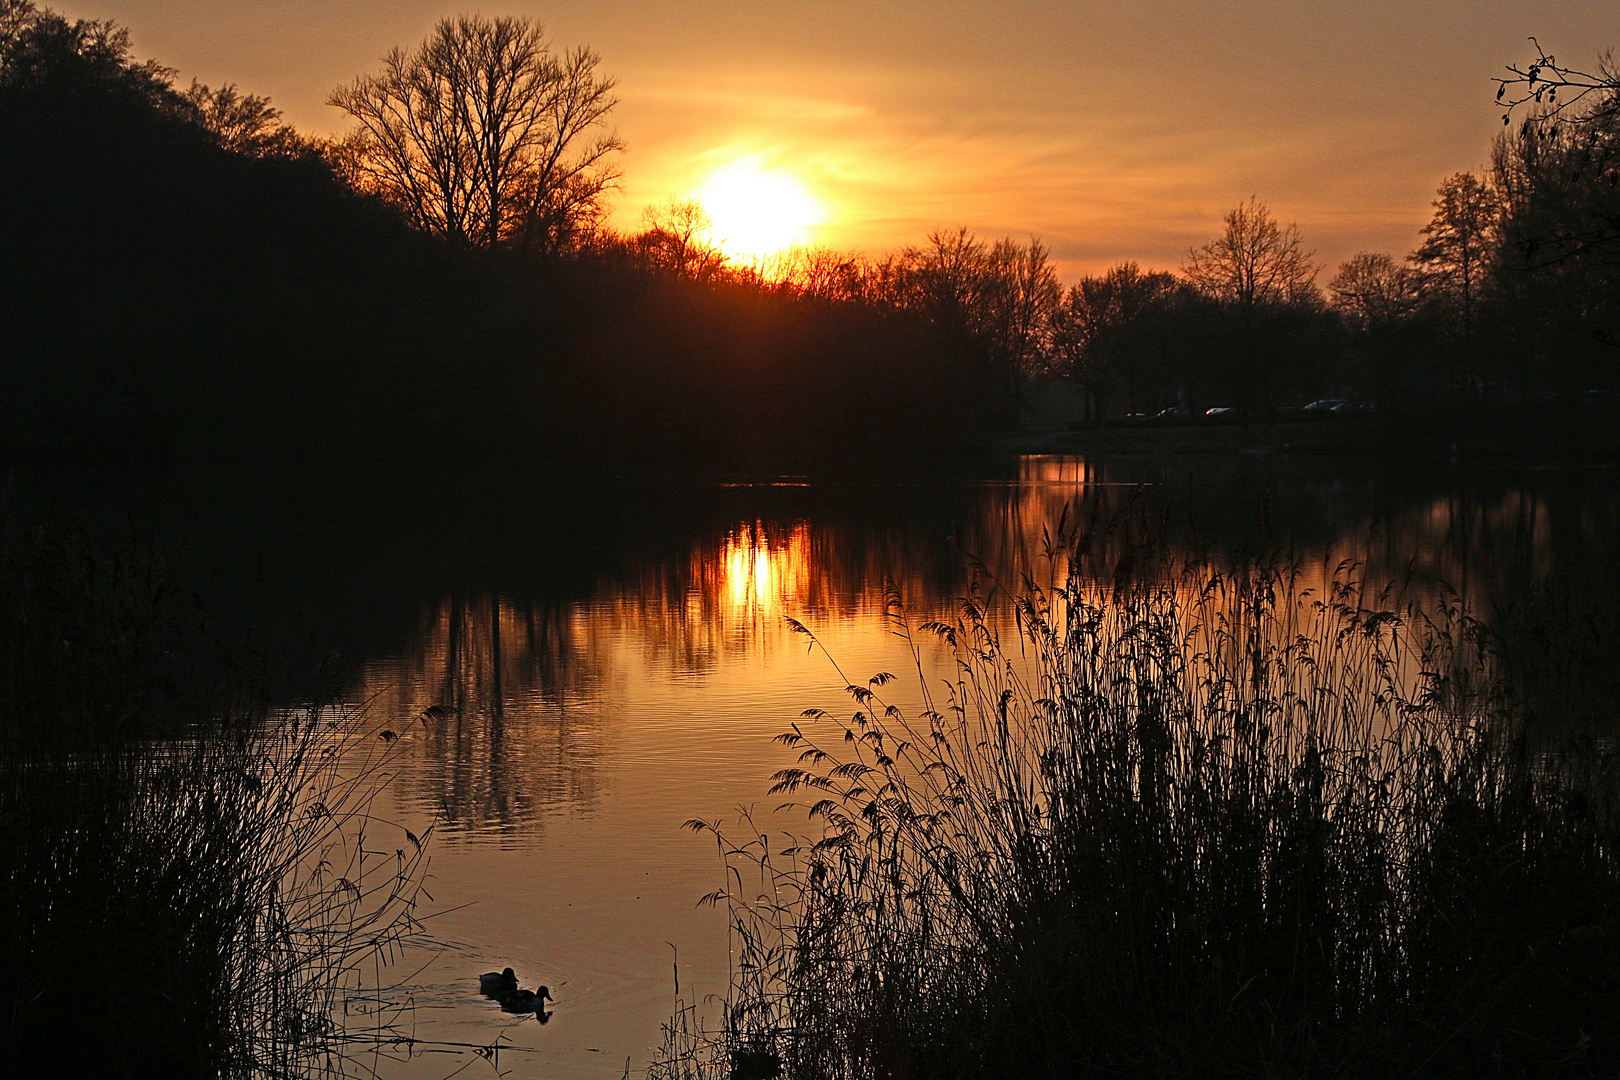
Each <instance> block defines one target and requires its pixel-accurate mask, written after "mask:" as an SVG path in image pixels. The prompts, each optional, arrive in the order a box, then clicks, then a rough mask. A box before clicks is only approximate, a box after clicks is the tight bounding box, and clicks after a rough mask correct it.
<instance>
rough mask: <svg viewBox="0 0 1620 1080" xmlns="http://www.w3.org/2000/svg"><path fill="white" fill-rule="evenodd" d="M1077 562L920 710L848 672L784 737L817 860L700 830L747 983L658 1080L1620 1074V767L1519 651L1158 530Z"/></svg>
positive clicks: (1340, 577) (1415, 607) (1477, 626)
mask: <svg viewBox="0 0 1620 1080" xmlns="http://www.w3.org/2000/svg"><path fill="white" fill-rule="evenodd" d="M1043 565H1044V567H1045V580H1044V581H1037V580H1035V578H1034V577H1033V576H1031V577H1029V578H1026V579H1025V580H1024V582H1023V583H1022V587H1021V588H1020V589H1019V590H1017V593H1016V595H1015V596H1011V597H1009V596H1008V594H1007V593H1006V592H1005V591H1004V590H1002V589H1000V588H998V587H997V586H996V583H995V582H994V581H993V580H992V579H990V578H989V576H988V575H987V573H986V572H985V571H984V570H983V568H982V567H978V568H976V574H975V578H974V581H975V584H974V586H973V587H972V588H971V589H970V590H969V594H968V596H967V598H966V599H965V600H964V601H963V603H962V604H961V606H960V608H959V610H958V611H957V612H956V614H955V615H954V617H952V618H950V619H948V620H943V621H936V622H931V623H928V624H925V625H923V626H921V627H918V628H917V630H916V632H917V633H920V634H924V635H927V636H931V637H933V638H936V639H938V641H940V642H941V643H942V644H943V646H944V648H945V651H946V652H947V653H948V656H949V660H948V664H949V668H948V670H947V672H946V673H945V676H946V677H945V679H944V682H943V683H935V682H932V681H930V679H928V678H921V680H920V683H919V685H918V686H917V687H916V690H915V694H916V699H917V702H918V705H917V707H915V708H913V709H912V711H910V712H907V711H903V710H902V709H901V708H900V707H899V706H898V705H897V704H895V703H893V702H891V701H890V700H887V699H886V696H885V695H886V694H888V693H889V690H888V689H886V688H887V687H888V684H889V683H890V682H891V680H892V679H893V676H891V675H888V674H879V675H878V676H876V677H875V678H873V679H871V680H870V681H869V682H867V683H866V684H856V683H854V682H852V681H850V680H847V679H846V682H848V683H849V685H848V687H847V690H848V694H849V695H850V697H851V698H852V699H853V701H854V705H855V711H854V712H853V713H852V714H850V715H849V716H848V717H847V718H840V719H835V718H834V717H833V716H831V715H829V714H827V713H824V712H822V711H820V710H809V711H807V712H806V714H805V719H804V722H803V723H802V724H798V725H795V726H794V727H793V729H792V730H791V731H790V732H788V733H786V734H785V735H784V736H783V737H782V741H783V742H785V743H787V744H788V745H791V746H794V747H798V748H799V750H800V758H799V764H798V766H796V767H794V768H789V769H786V770H783V771H782V772H780V773H779V774H778V775H777V776H776V777H775V778H774V779H775V785H774V787H773V788H772V789H771V790H772V791H773V792H775V793H781V794H787V795H794V796H798V797H802V796H804V795H808V796H810V799H809V800H808V801H807V803H805V804H804V805H806V807H807V809H808V813H809V816H810V819H811V820H812V822H813V823H814V825H815V827H816V828H815V831H813V832H812V834H811V835H810V836H808V837H806V838H803V839H800V840H798V841H794V842H786V843H784V841H782V840H781V839H780V838H778V839H776V840H775V841H774V842H773V840H772V838H771V836H770V835H769V834H768V833H767V832H765V831H764V830H760V829H756V828H751V827H745V828H744V830H743V833H744V834H745V835H748V836H749V839H748V840H747V842H735V841H733V840H731V839H729V838H727V837H726V835H725V834H724V832H723V830H722V829H721V827H720V826H719V825H718V823H711V822H702V821H697V822H693V823H692V827H694V828H698V829H704V830H711V831H713V832H714V834H715V835H716V837H717V839H718V841H719V843H720V844H721V850H722V852H723V854H724V856H725V857H726V859H727V863H728V887H727V888H726V889H724V890H722V891H721V892H719V893H716V894H714V895H713V896H711V897H709V898H707V899H709V900H711V901H713V902H724V903H726V904H728V905H729V907H730V910H731V914H732V921H733V945H734V952H735V958H734V968H733V972H734V973H733V979H732V986H731V991H730V995H729V999H728V1001H727V1003H726V1014H725V1022H724V1025H723V1030H722V1031H721V1032H719V1033H716V1035H715V1036H714V1037H713V1038H712V1039H707V1038H706V1037H705V1036H703V1035H702V1034H701V1033H693V1032H692V1030H691V1025H690V1024H688V1025H687V1027H686V1029H685V1035H684V1042H683V1041H682V1040H681V1039H674V1040H672V1043H671V1046H670V1047H669V1049H668V1051H667V1052H666V1054H665V1056H664V1058H663V1059H662V1060H661V1061H660V1062H658V1063H655V1065H654V1069H653V1073H654V1075H655V1076H662V1077H684V1076H729V1077H732V1078H734V1080H751V1078H766V1077H772V1076H777V1075H785V1076H791V1077H800V1078H806V1080H810V1078H815V1080H845V1078H848V1080H867V1078H897V1080H898V1078H910V1077H982V1076H1021V1077H1022V1076H1028V1077H1071V1076H1145V1077H1161V1076H1162V1077H1170V1076H1199V1077H1205V1076H1233V1077H1237V1076H1244V1077H1247V1076H1254V1077H1261V1076H1264V1077H1306V1076H1378V1077H1386V1076H1449V1075H1458V1076H1462V1075H1467V1076H1473V1075H1481V1074H1483V1072H1486V1071H1489V1072H1491V1073H1492V1074H1493V1075H1495V1074H1496V1072H1497V1071H1501V1072H1502V1074H1503V1075H1571V1076H1581V1075H1614V1073H1615V1070H1616V1068H1617V1067H1620V918H1617V917H1620V866H1617V863H1616V851H1617V848H1616V840H1617V839H1620V837H1617V833H1616V824H1617V822H1620V816H1617V814H1616V810H1617V807H1616V795H1617V788H1616V785H1615V782H1614V781H1615V776H1616V773H1615V770H1614V768H1613V765H1614V762H1613V759H1612V755H1611V754H1609V753H1608V752H1607V751H1606V750H1605V749H1603V746H1602V744H1601V743H1599V742H1594V741H1592V740H1591V739H1587V740H1585V741H1580V742H1575V743H1566V742H1561V741H1560V740H1558V739H1554V738H1551V737H1549V736H1548V735H1547V732H1546V730H1545V727H1544V726H1541V727H1537V728H1535V729H1532V728H1531V727H1530V726H1528V725H1527V724H1526V722H1525V718H1526V713H1525V709H1524V708H1523V700H1524V699H1523V696H1522V694H1520V693H1519V692H1518V691H1516V690H1515V689H1514V682H1513V680H1512V679H1510V678H1507V677H1505V674H1504V672H1503V671H1502V670H1501V665H1500V655H1499V653H1498V652H1497V651H1495V650H1493V648H1492V640H1493V639H1492V636H1491V634H1490V631H1489V628H1488V627H1486V626H1485V625H1483V624H1482V623H1480V622H1478V621H1477V620H1475V619H1473V618H1471V617H1470V616H1469V615H1468V614H1467V613H1466V612H1465V611H1464V610H1463V609H1462V607H1461V605H1460V604H1458V603H1457V602H1456V601H1455V600H1454V599H1451V600H1448V599H1446V598H1445V597H1444V596H1442V597H1440V598H1439V599H1438V600H1436V599H1433V598H1431V599H1430V600H1429V602H1427V603H1424V604H1419V603H1410V604H1402V603H1400V602H1399V601H1400V597H1399V595H1398V594H1397V593H1396V592H1395V591H1394V590H1383V591H1380V592H1379V593H1378V594H1376V595H1369V594H1368V592H1367V590H1366V589H1365V588H1364V586H1363V584H1362V583H1361V582H1360V581H1359V580H1357V578H1356V568H1355V567H1354V566H1349V565H1339V566H1337V567H1332V566H1329V567H1316V568H1313V567H1308V566H1304V565H1301V564H1300V563H1299V562H1298V561H1296V560H1293V559H1291V558H1290V557H1289V556H1288V554H1287V553H1286V552H1281V553H1275V554H1273V555H1269V556H1265V557H1239V558H1236V559H1233V560H1229V561H1224V562H1217V561H1214V560H1209V559H1204V558H1201V557H1197V556H1192V555H1187V554H1178V553H1176V550H1175V549H1174V548H1173V547H1172V546H1171V545H1169V544H1167V543H1165V542H1164V540H1163V537H1162V535H1161V534H1160V533H1158V532H1157V531H1156V530H1154V529H1152V528H1149V527H1148V524H1147V523H1146V522H1144V521H1143V520H1142V519H1141V518H1140V517H1137V516H1135V515H1134V514H1125V515H1121V516H1119V517H1117V518H1114V519H1112V520H1110V521H1103V520H1099V519H1095V518H1093V519H1090V520H1088V521H1087V522H1085V524H1084V526H1083V527H1080V528H1073V529H1067V528H1065V527H1064V526H1063V525H1062V524H1060V526H1059V530H1058V534H1057V535H1056V536H1054V537H1051V538H1049V540H1048V542H1047V545H1046V551H1045V555H1044V562H1043ZM890 610H891V613H892V614H893V616H894V617H895V620H896V628H897V629H898V630H899V631H900V632H902V633H906V634H911V633H913V631H912V629H911V628H910V624H909V621H908V620H907V619H906V617H905V613H904V610H903V607H902V606H901V604H900V601H899V598H898V597H897V596H891V597H890ZM799 629H800V630H802V631H803V632H805V633H807V634H808V633H809V631H808V630H805V629H804V628H803V627H799ZM922 644H923V642H922V641H920V640H919V641H918V642H917V648H916V649H915V652H916V654H917V656H918V658H919V663H918V674H919V676H922V675H924V674H925V673H926V672H927V671H928V664H927V663H926V662H925V656H926V650H924V649H923V648H922V647H921V645H922ZM936 686H938V687H939V689H938V691H937V692H936V689H935V688H936ZM1544 699H1545V696H1544ZM1588 704H1589V705H1590V704H1592V703H1588ZM1608 711H1609V714H1610V715H1611V716H1612V714H1613V705H1612V703H1610V704H1609V705H1608ZM676 1034H680V1033H678V1032H677V1033H676Z"/></svg>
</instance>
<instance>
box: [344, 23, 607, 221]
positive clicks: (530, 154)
mask: <svg viewBox="0 0 1620 1080" xmlns="http://www.w3.org/2000/svg"><path fill="white" fill-rule="evenodd" d="M599 61H600V58H599V57H598V56H597V54H596V53H594V52H591V51H590V50H589V49H585V48H578V49H574V50H572V51H570V52H568V53H565V54H562V55H557V54H554V53H553V52H552V51H551V48H550V45H549V43H548V42H547V39H546V35H545V30H544V28H543V27H542V26H541V25H540V24H539V23H537V22H534V21H533V20H531V19H528V18H521V17H519V18H514V17H501V18H496V19H485V18H482V17H479V16H462V17H460V18H456V19H445V20H444V21H442V22H440V23H439V25H438V26H437V27H435V28H434V30H433V33H431V34H430V35H428V37H427V40H425V41H424V42H422V44H421V45H419V46H418V47H417V48H416V49H415V50H414V51H412V52H409V53H407V52H405V51H403V50H401V49H397V48H396V49H394V50H393V51H392V52H390V53H389V54H388V55H387V56H386V57H384V58H383V71H382V73H381V74H379V75H362V76H360V77H359V78H358V79H356V80H355V81H354V82H353V83H350V84H348V85H347V86H341V87H339V88H338V89H336V90H334V91H333V92H332V96H331V97H330V98H329V99H328V101H329V103H330V104H332V105H335V106H337V107H338V108H340V109H342V110H343V111H345V112H347V113H348V114H349V115H350V116H352V117H354V119H355V120H357V121H359V125H360V126H359V128H358V130H357V131H356V132H355V133H354V134H353V135H352V136H351V137H350V140H349V142H348V145H347V151H348V155H347V160H348V161H349V162H350V168H351V171H352V173H353V178H354V179H355V181H356V182H357V183H358V185H359V186H361V187H364V188H367V189H369V190H371V191H373V192H375V193H376V194H378V195H380V196H382V197H383V198H385V199H387V200H388V201H390V202H392V203H394V204H395V205H397V206H399V207H400V208H401V209H402V210H403V211H404V212H405V214H406V215H407V216H408V217H409V218H410V220H411V221H412V222H413V223H414V224H415V225H416V226H417V227H419V228H421V229H424V230H426V231H428V232H432V233H435V234H437V235H440V236H443V237H445V238H446V239H448V240H450V241H452V242H454V243H464V244H470V245H473V246H478V247H493V246H495V245H497V244H501V243H509V242H510V243H528V244H533V245H537V246H540V247H543V248H547V249H554V248H557V247H561V246H565V245H567V244H569V243H571V242H573V241H574V240H575V239H577V238H578V236H579V235H580V234H581V233H582V232H584V231H589V230H590V229H592V228H594V227H595V226H596V224H597V223H598V222H599V221H600V218H601V216H602V214H603V210H604V208H603V205H602V204H603V199H604V196H605V195H606V193H607V192H608V191H610V190H612V189H613V188H615V187H616V186H617V182H618V178H619V171H618V169H617V167H616V166H615V165H614V154H615V153H616V152H617V151H619V150H621V149H622V148H623V144H622V143H621V142H620V141H619V138H618V136H617V135H616V134H614V133H612V132H607V131H601V130H599V129H601V128H603V127H604V125H605V122H606V118H607V115H608V113H609V112H610V111H611V110H612V109H613V106H614V105H615V104H616V99H615V98H614V97H613V87H614V85H615V83H614V80H613V79H612V78H610V77H606V76H598V75H597V72H596V68H597V65H598V63H599Z"/></svg>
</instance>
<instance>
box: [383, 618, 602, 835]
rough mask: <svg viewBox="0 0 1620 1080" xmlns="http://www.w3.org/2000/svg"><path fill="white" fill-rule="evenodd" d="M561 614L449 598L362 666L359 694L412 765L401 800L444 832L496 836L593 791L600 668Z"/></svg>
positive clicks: (589, 798) (581, 801) (582, 801)
mask: <svg viewBox="0 0 1620 1080" xmlns="http://www.w3.org/2000/svg"><path fill="white" fill-rule="evenodd" d="M572 637H573V634H572V633H571V630H570V628H569V627H568V626H567V613H566V612H564V611H559V610H557V609H554V608H547V607H543V606H532V605H525V604H520V603H514V602H512V601H509V600H505V599H503V598H500V597H495V596H491V595H483V596H474V597H467V596H458V595H453V596H450V597H447V598H445V599H444V600H443V601H442V602H441V603H439V604H438V605H437V606H436V607H434V608H432V609H430V610H428V611H426V612H424V614H423V618H422V624H421V626H420V628H419V630H418V632H417V634H416V635H415V637H414V639H413V641H412V643H411V645H410V647H408V648H407V649H406V650H405V651H404V652H403V653H402V654H401V655H400V656H398V657H397V658H394V659H390V660H386V661H381V662H377V663H374V664H370V665H367V666H366V668H365V670H364V672H363V673H362V677H361V680H360V687H359V691H358V693H359V695H360V696H362V697H363V698H364V699H365V700H367V701H369V702H370V706H369V707H370V708H371V709H373V710H375V711H376V712H377V713H378V714H379V715H382V716H387V717H392V718H395V719H396V720H397V722H398V725H399V726H400V729H401V735H402V737H403V738H405V739H407V740H408V742H409V746H410V749H411V752H412V753H413V754H414V755H415V757H416V758H417V763H416V765H415V766H414V767H412V768H410V769H407V770H405V774H404V776H402V777H401V786H402V788H403V789H404V793H405V796H406V797H407V798H408V799H410V800H412V801H414V802H416V803H418V804H419V805H424V806H427V807H430V808H432V809H434V810H436V811H438V812H440V813H441V814H442V815H443V818H444V821H445V824H446V825H447V826H449V827H450V828H451V829H458V828H478V829H490V828H493V829H495V830H497V831H501V830H506V829H511V828H515V827H516V826H518V825H520V824H522V823H525V822H532V821H534V820H536V819H538V817H539V816H540V815H541V814H543V813H544V812H545V811H547V810H548V809H557V808H561V807H572V806H580V805H588V804H590V803H591V802H593V801H594V800H595V799H596V798H597V796H598V794H599V791H600V787H601V774H600V768H599V766H600V764H601V760H602V750H603V745H602V744H603V737H604V732H603V731H602V729H601V725H600V723H599V714H598V712H597V709H596V699H597V697H598V694H597V693H596V687H597V686H598V684H599V682H600V673H599V671H598V670H596V669H594V668H592V667H590V666H589V665H588V663H587V662H586V661H585V658H584V657H582V656H581V655H580V653H579V652H578V650H576V649H574V648H573V647H572V646H571V640H572Z"/></svg>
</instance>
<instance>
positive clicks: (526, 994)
mask: <svg viewBox="0 0 1620 1080" xmlns="http://www.w3.org/2000/svg"><path fill="white" fill-rule="evenodd" d="M554 1000H555V999H554V998H553V997H552V996H551V990H550V988H549V987H545V986H541V987H537V988H536V989H534V990H513V991H512V992H511V993H509V994H502V995H501V1008H503V1009H505V1010H507V1011H508V1012H537V1013H540V1014H541V1015H542V1016H543V1015H545V1007H546V1002H548V1001H554Z"/></svg>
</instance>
